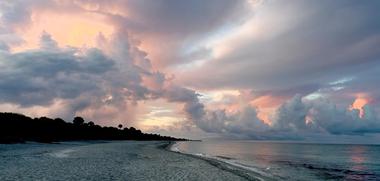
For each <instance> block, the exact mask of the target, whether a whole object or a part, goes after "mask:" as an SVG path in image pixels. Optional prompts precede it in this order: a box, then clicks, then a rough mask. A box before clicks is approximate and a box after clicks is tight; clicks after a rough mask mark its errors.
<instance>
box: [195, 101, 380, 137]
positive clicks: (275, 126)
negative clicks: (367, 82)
mask: <svg viewBox="0 0 380 181" xmlns="http://www.w3.org/2000/svg"><path fill="white" fill-rule="evenodd" d="M192 104H194V103H192ZM200 109H201V108H200ZM362 109H363V110H364V114H363V116H362V117H361V116H360V114H359V109H352V108H350V106H347V107H338V106H337V105H335V104H333V103H332V102H330V101H328V100H326V99H318V100H313V101H310V100H307V99H305V98H303V97H301V96H300V95H296V96H294V97H293V98H291V99H289V100H287V101H286V102H285V103H283V104H282V105H281V106H280V107H279V108H277V110H276V111H275V114H274V116H273V119H272V122H271V123H270V124H268V123H265V122H264V121H263V120H261V119H259V118H258V116H257V109H255V108H254V107H250V106H245V107H243V108H242V109H240V111H238V112H234V113H229V112H227V111H226V110H205V109H202V111H203V112H204V113H203V114H202V115H203V116H202V117H200V118H198V121H195V124H196V125H197V126H198V127H199V128H201V129H203V130H204V131H206V132H213V133H219V134H221V135H229V136H235V137H241V138H254V139H304V138H306V137H309V136H311V135H312V136H313V137H315V136H317V137H318V135H321V136H323V135H365V134H371V133H380V119H379V117H378V114H377V113H376V112H375V111H374V110H373V109H372V107H371V106H370V105H368V104H367V105H364V106H363V107H362Z"/></svg>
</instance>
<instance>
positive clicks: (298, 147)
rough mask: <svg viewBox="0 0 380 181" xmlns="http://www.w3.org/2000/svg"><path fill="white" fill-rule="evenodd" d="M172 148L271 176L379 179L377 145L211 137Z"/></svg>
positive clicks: (379, 159)
mask: <svg viewBox="0 0 380 181" xmlns="http://www.w3.org/2000/svg"><path fill="white" fill-rule="evenodd" d="M172 150H174V151H179V152H182V153H187V154H193V155H197V156H201V157H208V158H213V159H217V160H219V161H223V162H226V164H232V165H235V166H239V167H242V168H245V169H249V170H251V171H254V172H256V173H259V174H261V175H265V176H266V177H270V178H273V179H275V180H380V145H355V144H316V143H297V142H264V141H220V140H218V141H215V140H213V141H189V142H178V143H176V144H175V145H173V146H172Z"/></svg>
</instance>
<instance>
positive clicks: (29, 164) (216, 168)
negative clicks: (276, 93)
mask: <svg viewBox="0 0 380 181" xmlns="http://www.w3.org/2000/svg"><path fill="white" fill-rule="evenodd" d="M168 143H169V142H138V141H118V142H97V143H88V142H86V143H78V142H66V143H61V144H37V143H28V144H13V145H0V180H144V181H145V180H165V181H166V180H234V181H239V180H255V178H254V177H253V176H252V175H250V174H249V173H247V172H246V171H244V170H241V169H238V168H235V167H232V166H228V165H226V164H224V163H219V162H215V161H213V160H203V159H199V158H196V157H194V156H191V155H184V154H180V153H175V152H171V151H168V150H167V149H165V148H166V147H167V146H168Z"/></svg>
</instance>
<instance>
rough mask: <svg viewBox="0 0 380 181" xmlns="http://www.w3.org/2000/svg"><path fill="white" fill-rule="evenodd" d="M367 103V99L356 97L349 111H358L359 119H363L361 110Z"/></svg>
mask: <svg viewBox="0 0 380 181" xmlns="http://www.w3.org/2000/svg"><path fill="white" fill-rule="evenodd" d="M368 103H369V100H368V99H367V98H364V97H361V96H359V97H357V98H356V99H355V101H354V102H353V103H352V105H351V107H350V110H352V109H358V110H359V117H360V118H363V116H364V110H363V107H364V106H365V105H366V104H368Z"/></svg>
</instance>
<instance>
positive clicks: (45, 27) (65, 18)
mask: <svg viewBox="0 0 380 181" xmlns="http://www.w3.org/2000/svg"><path fill="white" fill-rule="evenodd" d="M43 31H46V32H47V33H49V34H50V35H51V36H52V38H53V39H54V40H55V41H57V43H58V45H59V46H73V47H83V46H85V47H94V46H95V45H96V37H97V36H98V35H99V33H101V34H103V35H104V36H105V37H109V36H111V35H112V34H113V32H114V27H113V26H112V25H110V24H107V19H106V17H104V16H102V15H99V14H95V13H86V12H83V13H73V14H70V13H63V12H58V13H56V12H52V11H38V12H33V13H32V15H31V23H30V24H29V25H28V27H22V28H19V29H18V30H17V33H18V34H19V35H20V36H21V37H22V38H23V39H24V40H25V44H23V45H22V46H20V47H13V50H14V51H22V50H25V49H32V48H37V47H38V46H39V37H40V35H41V33H42V32H43Z"/></svg>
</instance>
